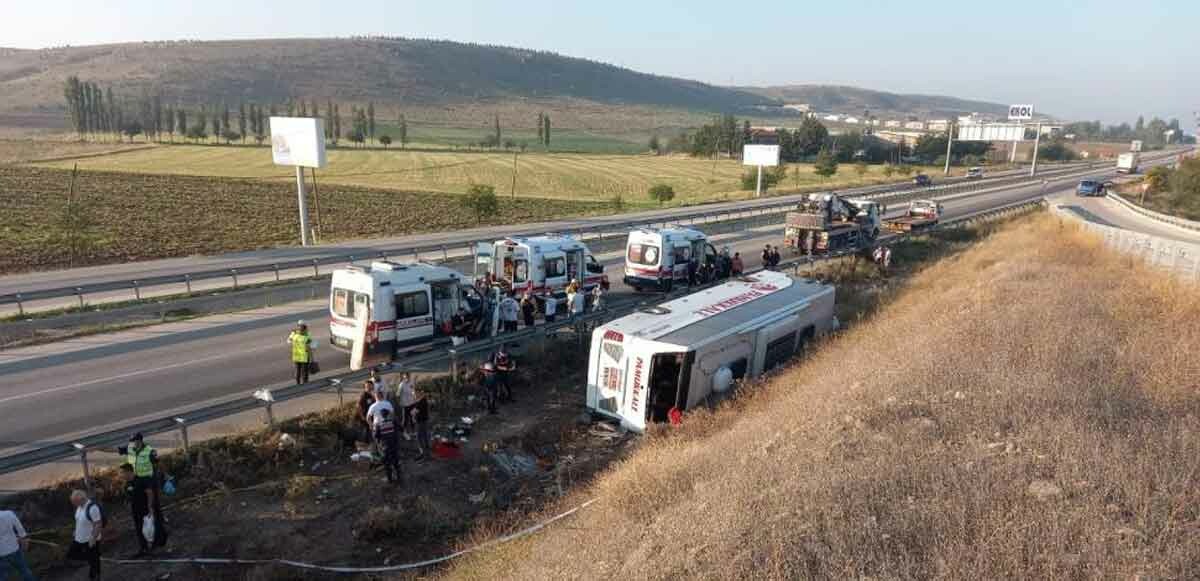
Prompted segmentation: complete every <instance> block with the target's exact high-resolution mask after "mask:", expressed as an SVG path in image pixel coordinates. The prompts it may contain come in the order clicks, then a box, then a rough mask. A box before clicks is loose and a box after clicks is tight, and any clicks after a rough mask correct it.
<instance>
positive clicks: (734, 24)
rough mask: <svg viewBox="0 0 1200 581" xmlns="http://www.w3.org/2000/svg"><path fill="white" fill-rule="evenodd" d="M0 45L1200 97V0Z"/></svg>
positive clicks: (1169, 110) (598, 11)
mask: <svg viewBox="0 0 1200 581" xmlns="http://www.w3.org/2000/svg"><path fill="white" fill-rule="evenodd" d="M3 2H4V4H5V5H6V6H5V9H4V11H3V14H4V18H3V19H0V46H15V47H20V48H39V47H46V46H57V45H64V44H74V45H81V44H97V43H107V42H124V41H138V40H163V39H181V38H189V39H206V40H207V39H225V38H262V37H299V36H305V37H323V36H353V35H390V36H410V37H427V38H444V39H450V40H459V41H469V42H484V43H492V44H504V45H513V46H521V47H527V48H537V49H545V50H552V51H555V52H560V53H563V54H567V55H570V56H578V57H585V58H590V59H594V60H600V61H607V62H611V63H614V64H618V65H622V66H627V67H630V68H633V69H636V70H639V71H644V72H651V73H657V74H665V75H674V76H681V77H687V78H693V79H698V80H702V81H707V82H710V83H716V84H754V85H765V84H787V83H836V84H847V85H856V86H861V87H865V88H870V89H880V90H887V91H894V92H910V93H931V94H947V95H953V96H957V97H968V98H977V99H984V100H989V101H996V102H1001V103H1006V104H1007V103H1026V102H1029V103H1034V104H1035V105H1036V106H1037V108H1038V109H1039V110H1041V111H1045V112H1047V113H1052V114H1055V115H1059V116H1064V117H1071V118H1077V119H1094V118H1098V119H1101V120H1104V121H1106V122H1116V121H1130V122H1132V121H1133V119H1134V118H1136V116H1137V115H1138V114H1139V113H1142V114H1145V115H1146V116H1147V118H1148V117H1150V116H1152V115H1159V116H1162V117H1164V118H1169V117H1178V118H1179V119H1180V120H1181V121H1182V122H1183V123H1184V127H1185V128H1187V130H1188V131H1193V130H1194V128H1195V126H1194V125H1193V121H1192V112H1193V111H1195V110H1200V64H1198V63H1197V59H1198V58H1200V0H1172V1H1165V0H1159V1H1155V0H1074V1H1062V0H1040V1H1025V0H1008V1H1007V2H970V1H965V0H955V1H951V0H928V1H920V0H907V1H904V0H892V1H884V0H878V1H869V0H825V1H822V2H807V1H803V0H791V1H788V0H779V1H773V0H758V1H756V2H754V1H752V2H730V1H727V0H726V1H716V0H677V1H675V2H667V1H661V0H659V1H654V0H642V1H639V2H634V1H628V0H591V1H587V2H583V1H578V0H516V1H514V0H508V1H500V0H495V1H484V0H479V1H465V0H424V1H412V0H343V1H340V2H332V1H327V0H326V1H322V0H287V1H281V0H237V1H234V0H206V1H203V2H181V1H176V0H103V1H96V0H84V1H77V0H3Z"/></svg>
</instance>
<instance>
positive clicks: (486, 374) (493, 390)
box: [479, 361, 500, 414]
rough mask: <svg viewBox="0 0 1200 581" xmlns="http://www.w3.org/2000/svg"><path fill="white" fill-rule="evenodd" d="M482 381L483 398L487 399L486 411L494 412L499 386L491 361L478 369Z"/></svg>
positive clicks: (494, 366) (494, 367)
mask: <svg viewBox="0 0 1200 581" xmlns="http://www.w3.org/2000/svg"><path fill="white" fill-rule="evenodd" d="M479 372H480V375H481V380H482V383H483V398H484V399H485V400H486V401H487V406H488V413H489V414H495V413H496V402H497V400H498V399H499V396H500V394H499V391H498V390H499V386H498V385H497V379H496V365H495V364H494V363H492V362H491V361H488V362H487V363H484V364H483V367H481V368H480V369H479Z"/></svg>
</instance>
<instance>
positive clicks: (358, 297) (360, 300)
mask: <svg viewBox="0 0 1200 581" xmlns="http://www.w3.org/2000/svg"><path fill="white" fill-rule="evenodd" d="M353 294H354V313H357V312H358V311H359V309H362V310H364V311H365V310H368V309H370V308H371V297H369V296H367V295H366V294H363V293H353ZM354 313H351V316H354Z"/></svg>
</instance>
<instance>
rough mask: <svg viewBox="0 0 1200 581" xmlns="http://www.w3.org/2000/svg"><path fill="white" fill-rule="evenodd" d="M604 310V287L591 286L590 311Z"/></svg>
mask: <svg viewBox="0 0 1200 581" xmlns="http://www.w3.org/2000/svg"><path fill="white" fill-rule="evenodd" d="M603 310H604V288H603V287H601V286H600V285H596V286H595V287H594V288H592V311H603Z"/></svg>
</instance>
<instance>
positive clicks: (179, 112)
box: [175, 107, 188, 137]
mask: <svg viewBox="0 0 1200 581" xmlns="http://www.w3.org/2000/svg"><path fill="white" fill-rule="evenodd" d="M175 131H176V132H177V133H179V135H180V137H187V134H188V124H187V111H186V110H185V109H184V108H182V107H180V108H179V109H176V110H175Z"/></svg>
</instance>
